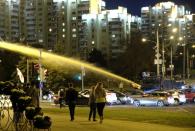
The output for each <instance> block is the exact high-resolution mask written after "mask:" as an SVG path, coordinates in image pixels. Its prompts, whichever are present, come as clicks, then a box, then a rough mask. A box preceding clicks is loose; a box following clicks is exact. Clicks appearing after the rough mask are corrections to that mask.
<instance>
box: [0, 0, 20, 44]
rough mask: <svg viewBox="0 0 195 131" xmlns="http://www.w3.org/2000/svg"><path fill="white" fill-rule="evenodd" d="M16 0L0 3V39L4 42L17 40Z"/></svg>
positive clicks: (17, 8) (6, 0) (17, 18)
mask: <svg viewBox="0 0 195 131" xmlns="http://www.w3.org/2000/svg"><path fill="white" fill-rule="evenodd" d="M18 5H19V3H18V0H1V1H0V37H1V38H2V39H3V40H6V41H12V42H17V41H18V40H19V15H18V12H19V6H18Z"/></svg>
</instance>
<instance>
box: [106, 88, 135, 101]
mask: <svg viewBox="0 0 195 131" xmlns="http://www.w3.org/2000/svg"><path fill="white" fill-rule="evenodd" d="M109 91H111V92H114V93H116V97H117V100H119V101H120V103H121V104H132V103H133V99H132V98H131V97H130V96H128V95H126V94H124V93H122V92H120V91H115V90H109Z"/></svg>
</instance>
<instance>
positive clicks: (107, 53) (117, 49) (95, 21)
mask: <svg viewBox="0 0 195 131" xmlns="http://www.w3.org/2000/svg"><path fill="white" fill-rule="evenodd" d="M82 21H83V23H82V24H83V25H84V27H85V28H84V29H83V32H84V35H83V44H82V49H83V53H81V54H84V57H87V54H88V53H89V52H90V51H91V50H92V49H93V48H96V49H98V50H100V51H101V52H102V54H103V55H104V57H105V58H106V60H107V62H108V63H109V61H110V60H112V59H116V58H117V57H118V56H120V55H121V54H122V53H124V52H125V51H126V49H127V44H129V43H130V34H131V15H130V14H128V13H127V8H124V7H118V9H114V10H105V11H102V12H101V13H99V14H85V15H83V16H82Z"/></svg>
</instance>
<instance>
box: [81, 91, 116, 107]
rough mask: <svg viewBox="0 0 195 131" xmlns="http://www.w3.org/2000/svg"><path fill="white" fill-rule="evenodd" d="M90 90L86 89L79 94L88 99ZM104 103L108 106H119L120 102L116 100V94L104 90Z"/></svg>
mask: <svg viewBox="0 0 195 131" xmlns="http://www.w3.org/2000/svg"><path fill="white" fill-rule="evenodd" d="M89 92H90V90H88V89H86V90H84V91H80V92H79V94H82V95H83V96H85V97H88V98H89ZM106 102H107V104H109V105H113V104H119V103H120V101H119V100H118V99H117V96H116V93H114V92H111V91H108V90H106Z"/></svg>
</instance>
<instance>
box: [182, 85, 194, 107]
mask: <svg viewBox="0 0 195 131" xmlns="http://www.w3.org/2000/svg"><path fill="white" fill-rule="evenodd" d="M184 94H185V97H186V99H187V102H193V103H195V89H193V88H189V89H186V90H184Z"/></svg>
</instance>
